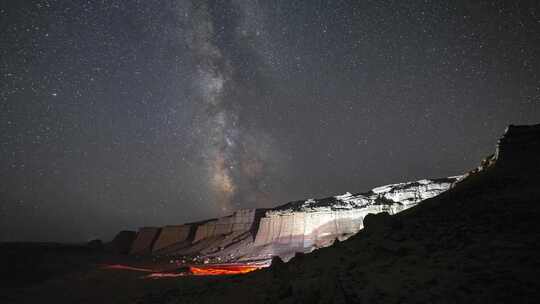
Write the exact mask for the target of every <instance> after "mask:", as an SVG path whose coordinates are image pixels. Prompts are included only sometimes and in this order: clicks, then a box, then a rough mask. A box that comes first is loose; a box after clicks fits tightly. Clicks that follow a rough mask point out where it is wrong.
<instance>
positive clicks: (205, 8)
mask: <svg viewBox="0 0 540 304" xmlns="http://www.w3.org/2000/svg"><path fill="white" fill-rule="evenodd" d="M246 4H248V3H244V2H239V3H237V4H236V3H231V4H230V6H229V7H220V9H219V12H218V13H222V12H223V11H227V10H229V11H233V12H235V13H236V16H235V17H236V18H239V19H241V20H243V22H244V23H249V24H250V25H253V26H255V28H251V29H250V30H251V31H255V32H256V33H257V35H261V32H263V29H262V28H259V27H260V25H259V24H258V23H257V22H256V21H257V20H252V19H253V18H254V16H253V15H252V14H249V12H248V11H247V10H248V9H251V10H252V9H253V8H252V7H245V5H246ZM210 9H211V8H210V7H209V5H207V4H206V3H203V2H201V3H197V4H195V5H193V6H191V7H190V10H189V11H187V12H186V16H187V20H188V21H189V22H190V23H189V25H188V28H189V29H188V32H187V35H186V37H187V39H188V41H187V44H188V45H189V46H190V47H191V50H192V51H193V53H194V57H195V58H196V61H195V62H196V73H195V75H194V77H193V84H194V86H195V87H196V88H197V93H198V95H197V96H195V98H197V100H198V102H200V103H201V104H202V107H200V109H199V112H198V113H197V114H196V116H195V121H194V136H195V138H194V141H195V142H196V145H197V149H198V150H199V151H200V152H201V155H202V161H203V163H204V170H205V172H206V173H207V174H208V176H207V179H208V183H209V186H210V188H209V191H211V192H212V196H211V199H210V203H211V204H213V205H215V206H216V207H217V209H218V210H219V212H220V213H221V214H222V215H225V214H228V213H230V212H232V211H233V210H235V209H238V208H241V207H246V206H251V207H253V206H264V205H265V203H268V200H269V199H268V198H267V197H266V196H267V193H265V191H264V190H263V187H264V184H261V180H263V174H265V172H264V170H265V167H267V166H268V164H269V162H271V161H272V159H271V158H272V157H275V156H276V155H272V154H270V153H269V151H268V149H267V146H265V143H264V142H262V141H263V140H264V139H265V134H260V133H254V130H253V129H251V130H246V129H245V127H244V126H242V125H241V124H240V121H239V120H240V117H239V116H240V115H242V104H241V103H240V102H238V101H237V100H236V99H237V98H243V99H245V97H240V95H241V94H243V90H244V88H243V87H242V86H241V85H239V82H241V81H242V80H243V79H241V78H240V77H239V76H238V75H237V74H238V71H237V68H238V67H237V66H236V64H235V62H233V61H232V60H231V59H230V58H229V57H228V54H227V51H226V50H223V49H222V48H221V47H220V46H219V45H218V43H217V42H216V40H219V38H216V36H218V35H222V36H225V35H229V37H228V39H229V41H227V42H228V43H230V44H233V45H234V47H235V48H237V49H243V51H244V52H246V53H252V54H251V56H252V57H257V56H258V54H257V52H256V50H254V49H250V48H249V46H242V45H241V41H240V40H241V39H242V38H244V37H245V36H246V35H247V30H246V29H244V28H242V27H241V26H240V25H238V24H237V25H235V26H231V27H230V28H227V29H224V28H222V29H221V31H222V32H220V33H219V34H218V33H217V31H218V29H217V27H218V26H219V25H218V24H217V23H218V22H217V21H216V20H215V19H216V18H217V17H216V16H214V15H213V14H212V13H211V11H210ZM229 13H230V12H229ZM229 47H230V46H229ZM244 68H245V67H244ZM250 72H252V73H258V71H256V70H252V71H250ZM248 85H254V84H253V83H249V82H248ZM248 102H250V101H249V97H248ZM252 102H256V100H253V101H252ZM263 149H267V150H263ZM282 161H284V160H282Z"/></svg>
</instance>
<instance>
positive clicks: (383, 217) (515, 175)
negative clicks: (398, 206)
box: [145, 125, 540, 304]
mask: <svg viewBox="0 0 540 304" xmlns="http://www.w3.org/2000/svg"><path fill="white" fill-rule="evenodd" d="M514 131H515V132H514ZM539 141H540V128H539V126H538V125H536V126H528V127H515V128H514V127H510V128H509V129H508V130H507V132H506V133H505V135H504V137H503V138H502V139H501V141H500V142H499V146H498V148H499V149H498V150H499V151H498V153H496V154H495V156H494V157H493V158H491V157H490V158H488V159H487V161H485V162H484V163H483V164H482V166H481V170H473V173H474V174H469V175H468V176H467V177H466V178H465V179H462V180H461V181H460V182H458V183H454V184H453V186H452V187H451V189H449V190H448V191H446V192H445V193H442V194H441V195H438V196H436V197H434V198H431V199H428V200H426V201H424V202H423V203H422V204H420V205H419V206H417V207H415V208H411V209H408V210H405V211H403V212H400V213H398V214H397V215H394V216H390V215H389V214H386V213H378V214H371V215H367V216H366V217H365V218H364V221H363V225H364V226H365V227H364V229H363V230H362V231H361V232H360V233H358V234H356V235H355V236H353V237H351V238H349V239H348V240H346V241H344V242H339V243H337V244H335V245H334V246H331V247H330V248H327V249H325V250H318V251H316V252H314V253H313V254H309V255H300V256H298V257H297V258H293V259H292V261H291V262H289V263H280V261H279V260H278V259H275V263H272V266H271V267H269V268H266V269H263V270H260V271H257V272H254V273H252V274H250V275H247V276H244V277H240V278H234V279H230V278H222V279H221V280H219V281H218V280H216V281H214V282H212V285H209V284H207V283H206V282H201V283H200V284H198V285H196V284H194V285H193V287H191V288H189V289H188V288H185V287H184V286H182V287H176V288H175V289H174V290H171V289H169V290H166V291H163V290H160V291H159V293H160V294H159V295H156V294H152V297H151V298H150V299H151V301H148V303H150V302H152V303H153V302H162V303H166V302H168V301H171V300H176V299H182V300H181V301H178V302H179V303H180V302H181V303H191V302H197V303H213V301H215V299H216V298H218V297H219V299H220V300H221V301H223V302H231V303H239V302H242V300H244V299H246V300H245V301H243V302H245V303H251V304H253V303H274V302H275V303H537V302H538V299H540V281H539V280H538V268H539V262H538V256H540V246H538V236H539V235H540V221H538V219H539V218H540V204H539V203H538V202H540V187H538V182H539V179H538V171H539V170H540V166H538V162H539V161H540V146H539V145H538V143H539ZM474 171H476V172H474ZM299 205H300V206H302V205H303V204H299ZM202 289H204V291H202V292H201V290H202ZM145 303H146V302H145Z"/></svg>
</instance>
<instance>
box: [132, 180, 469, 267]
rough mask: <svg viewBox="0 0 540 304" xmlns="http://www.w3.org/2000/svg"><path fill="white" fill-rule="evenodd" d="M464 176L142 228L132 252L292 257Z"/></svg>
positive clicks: (233, 258) (224, 258)
mask: <svg viewBox="0 0 540 304" xmlns="http://www.w3.org/2000/svg"><path fill="white" fill-rule="evenodd" d="M458 178H459V177H449V178H441V179H432V180H431V179H424V180H419V181H416V182H408V183H398V184H392V185H386V186H382V187H377V188H374V189H372V190H371V191H369V192H365V193H357V194H351V193H345V194H343V195H338V196H333V197H328V198H323V199H308V200H303V201H295V202H290V203H287V204H285V205H282V206H278V207H276V208H272V209H258V210H238V211H236V212H234V213H233V214H231V215H230V216H226V217H222V218H218V219H212V220H207V221H203V222H198V223H191V224H184V225H174V226H165V227H163V228H162V229H161V230H159V229H157V228H142V229H141V230H140V231H139V233H138V234H137V239H136V240H135V242H134V244H133V248H132V250H131V253H132V254H138V255H141V254H149V253H150V252H151V253H152V254H154V255H167V256H195V257H196V258H200V259H203V260H207V261H211V262H214V261H215V262H232V261H252V260H270V259H271V258H272V257H274V256H280V257H281V258H282V259H284V260H286V261H287V260H289V259H291V258H292V257H293V256H294V255H295V254H296V253H298V252H301V253H307V252H311V251H313V250H314V249H317V248H322V247H327V246H330V245H332V244H333V243H334V241H335V240H340V241H343V240H345V239H347V238H349V237H350V236H352V235H354V234H356V233H357V232H358V231H359V230H360V229H362V228H363V220H364V218H365V217H366V216H367V215H368V214H370V213H380V212H388V213H389V214H394V213H397V212H400V211H402V210H405V209H408V208H410V207H412V206H415V205H417V204H418V203H419V202H421V201H422V200H425V199H428V198H431V197H433V196H436V195H438V194H439V193H441V192H443V191H446V190H447V189H449V188H450V186H451V185H452V183H453V182H455V181H456V180H457V179H458Z"/></svg>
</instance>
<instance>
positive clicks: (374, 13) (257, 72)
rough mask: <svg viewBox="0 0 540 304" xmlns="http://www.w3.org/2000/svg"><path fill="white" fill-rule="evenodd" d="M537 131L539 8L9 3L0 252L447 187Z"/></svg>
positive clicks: (3, 42) (2, 38)
mask: <svg viewBox="0 0 540 304" xmlns="http://www.w3.org/2000/svg"><path fill="white" fill-rule="evenodd" d="M539 121H540V9H538V7H535V1H398V0H396V1H385V0H376V1H291V0H284V1H256V0H253V1H242V0H230V1H199V0H197V1H187V0H159V1H158V0H139V1H135V0H134V1H119V0H108V1H98V0H96V1H76V0H73V1H53V0H36V1H9V0H1V1H0V129H1V130H2V131H1V132H0V200H1V201H0V241H29V240H33V241H69V242H75V241H87V240H90V239H93V238H102V239H104V240H108V239H111V238H112V237H113V235H114V234H115V233H116V232H117V231H119V230H122V229H136V228H137V227H140V226H145V225H166V224H179V223H183V222H186V221H195V220H200V219H204V218H209V217H216V216H221V215H225V214H228V213H230V212H232V211H234V210H235V209H238V208H259V207H271V206H276V205H280V204H283V203H286V202H288V201H291V200H299V199H306V198H311V197H325V196H330V195H336V194H341V193H344V192H346V191H351V192H361V191H365V190H368V189H371V188H372V187H374V186H379V185H383V184H388V183H393V182H400V181H409V180H415V179H421V178H429V177H444V176H450V175H457V174H461V173H463V172H465V171H468V170H469V169H471V168H473V167H475V166H477V165H478V164H479V162H480V160H481V159H482V158H484V157H485V156H487V155H489V154H491V153H493V152H494V149H495V144H496V140H497V138H498V137H499V136H500V135H501V134H502V133H503V131H504V128H505V127H506V125H508V124H510V123H513V124H527V123H538V122H539Z"/></svg>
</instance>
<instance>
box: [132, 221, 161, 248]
mask: <svg viewBox="0 0 540 304" xmlns="http://www.w3.org/2000/svg"><path fill="white" fill-rule="evenodd" d="M160 231H161V228H158V227H143V228H140V229H139V231H138V232H137V237H136V238H135V241H133V244H132V245H131V250H130V251H129V253H130V254H132V255H147V254H150V253H152V247H153V246H154V243H155V242H156V240H157V238H158V236H159V233H160Z"/></svg>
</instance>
